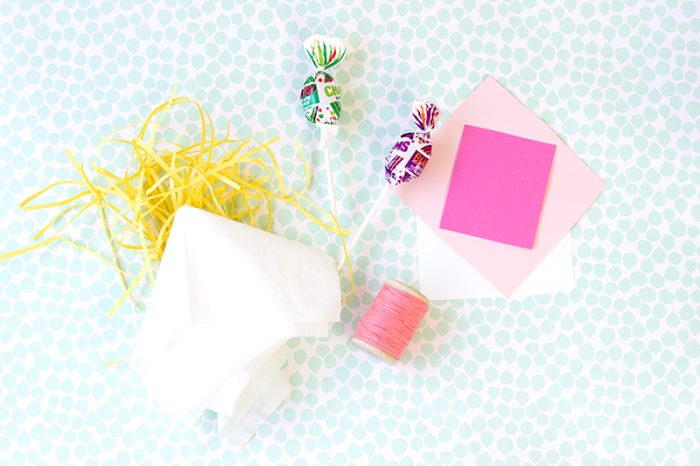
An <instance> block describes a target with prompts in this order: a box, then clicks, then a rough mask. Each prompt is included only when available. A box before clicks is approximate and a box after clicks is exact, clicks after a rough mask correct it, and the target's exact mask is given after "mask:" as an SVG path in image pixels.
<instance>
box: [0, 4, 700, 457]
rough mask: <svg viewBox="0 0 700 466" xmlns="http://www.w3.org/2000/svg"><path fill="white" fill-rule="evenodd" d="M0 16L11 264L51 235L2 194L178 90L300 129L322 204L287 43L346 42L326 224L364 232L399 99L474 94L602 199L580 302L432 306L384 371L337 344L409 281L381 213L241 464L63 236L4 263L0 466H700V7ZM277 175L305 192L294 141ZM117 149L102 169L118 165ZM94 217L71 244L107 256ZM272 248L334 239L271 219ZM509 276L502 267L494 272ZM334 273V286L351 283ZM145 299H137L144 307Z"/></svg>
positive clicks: (232, 7)
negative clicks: (333, 189)
mask: <svg viewBox="0 0 700 466" xmlns="http://www.w3.org/2000/svg"><path fill="white" fill-rule="evenodd" d="M223 3H224V4H220V3H219V2H213V1H204V0H203V1H192V0H166V1H165V2H135V1H131V0H125V1H122V2H92V1H89V0H68V1H66V2H61V4H60V5H59V4H50V3H48V2H28V1H14V2H0V18H2V20H1V21H0V158H1V163H0V249H1V250H3V251H4V250H10V249H14V248H17V247H19V246H23V245H26V244H28V242H29V241H30V234H31V232H33V231H35V230H36V229H38V228H39V227H41V226H42V225H43V224H44V223H45V222H46V221H48V219H49V217H48V214H47V213H44V212H34V213H32V212H29V213H28V212H22V211H20V210H19V209H18V208H17V204H18V202H19V201H20V200H21V199H23V198H24V197H26V196H27V195H29V194H30V193H32V192H34V191H36V190H37V189H38V188H40V187H41V186H43V185H45V184H46V183H47V182H49V181H52V180H55V179H59V178H70V177H73V176H75V175H74V173H73V171H72V169H70V167H69V164H68V160H67V158H66V156H65V154H64V152H63V150H64V148H70V149H72V150H73V151H74V153H76V154H79V156H80V157H81V158H82V159H83V160H85V161H86V162H87V165H89V163H90V162H91V160H94V157H95V151H94V149H93V147H94V145H95V144H96V143H97V142H98V141H100V140H101V139H102V138H103V137H104V136H106V135H108V134H109V133H110V132H111V131H112V130H113V129H115V128H120V127H123V126H126V125H128V124H131V123H135V122H137V121H139V119H142V118H144V117H145V116H146V115H147V114H148V112H149V111H150V110H151V109H152V108H153V107H154V106H155V105H157V104H158V103H160V102H162V101H163V100H164V99H166V98H167V97H168V96H169V95H170V94H171V92H172V90H173V88H174V87H176V88H177V91H178V92H179V93H183V94H187V95H189V96H191V97H194V98H196V99H198V100H200V101H201V102H203V103H204V104H205V106H206V108H207V109H208V110H209V111H210V112H212V113H213V114H214V116H215V118H216V123H217V124H218V125H219V127H224V126H223V125H225V123H226V122H227V121H231V122H232V127H233V128H234V131H235V134H237V135H239V136H245V135H248V134H253V133H254V132H256V131H259V130H260V129H263V128H265V127H267V126H270V125H281V124H283V123H287V124H290V125H291V127H292V128H298V130H292V131H291V133H292V134H293V135H295V136H296V135H298V136H299V138H300V139H301V142H302V145H303V146H304V148H305V150H306V152H307V154H310V155H311V156H312V159H313V162H314V166H315V168H316V171H317V175H316V181H315V182H314V184H313V186H312V187H313V194H312V195H313V197H314V199H315V200H317V201H318V202H325V200H326V199H327V187H326V183H325V174H324V171H323V169H322V167H323V166H322V160H323V158H322V156H321V153H320V152H319V151H317V150H315V148H316V144H317V142H318V137H319V134H318V131H317V129H316V128H314V127H312V126H311V125H309V124H308V122H307V121H306V120H305V119H304V116H303V112H302V109H301V108H300V105H299V100H298V96H299V90H300V89H301V86H302V84H303V80H304V78H305V77H306V76H307V75H308V74H309V72H310V70H309V63H308V59H307V58H306V57H305V56H304V53H303V47H302V42H303V40H304V39H305V38H306V37H308V36H309V35H310V34H312V33H321V34H327V35H337V36H340V37H342V38H344V39H345V40H346V41H347V42H348V44H349V48H350V49H351V50H352V55H351V56H350V57H349V58H348V59H347V60H346V61H345V62H343V63H342V65H341V66H340V67H339V68H338V70H337V71H336V73H335V77H336V79H337V81H338V82H339V84H340V85H341V86H342V87H343V90H344V95H343V110H344V111H343V114H342V118H341V120H340V122H339V125H338V126H339V128H340V131H339V134H338V142H337V144H336V146H335V148H334V168H335V171H336V174H337V176H336V184H337V194H338V199H339V208H340V217H341V221H342V222H343V223H344V224H345V225H357V224H358V223H359V221H360V220H361V219H362V216H363V213H364V212H365V209H366V208H367V206H368V204H369V203H370V202H371V201H372V199H373V198H374V197H375V196H376V195H377V193H378V192H379V190H380V188H381V187H383V185H384V181H383V176H382V175H383V171H382V168H383V157H384V154H385V153H386V152H387V151H388V150H389V148H390V146H391V144H392V142H393V140H394V139H395V138H396V137H397V136H398V135H399V134H401V133H402V132H405V130H407V129H408V128H409V127H410V125H411V122H410V108H411V107H410V106H411V103H412V102H413V101H414V100H417V99H422V98H432V99H435V101H437V102H439V103H440V104H441V106H442V108H443V110H444V113H445V115H444V118H447V117H449V113H450V111H451V110H452V109H454V108H455V107H456V106H457V105H458V104H459V103H460V102H461V101H462V100H463V99H464V98H466V97H467V96H468V95H469V93H470V92H471V91H472V90H473V89H474V88H475V87H476V86H477V85H478V84H479V82H480V81H481V80H482V79H483V78H484V77H485V76H486V75H489V74H490V75H493V76H495V77H496V78H497V79H498V80H499V81H500V82H501V83H502V84H503V85H504V86H506V88H507V89H509V90H510V91H511V92H513V93H514V94H515V95H516V96H517V97H518V98H520V99H521V100H522V101H523V102H524V103H526V105H527V106H528V107H529V108H531V109H532V110H533V111H534V112H536V113H537V114H539V115H540V116H541V117H542V118H543V119H544V120H545V121H546V122H547V123H549V124H550V125H551V126H552V127H553V128H554V129H555V130H556V131H557V132H558V133H559V134H560V135H561V136H562V138H563V139H564V140H565V141H566V142H567V143H568V144H569V145H570V146H571V147H572V148H573V149H574V150H575V151H576V152H577V153H578V154H579V156H580V157H581V158H582V159H583V160H584V161H585V162H586V163H587V164H588V165H589V166H590V167H591V168H593V169H594V170H595V171H596V172H597V173H599V174H600V176H601V177H602V178H603V179H604V180H605V183H606V189H605V191H604V192H603V194H602V195H601V196H600V198H599V199H598V200H597V201H596V202H595V204H594V205H593V206H592V208H591V209H590V211H589V212H588V213H587V214H586V215H585V216H584V217H583V218H582V219H581V221H580V222H579V224H578V225H577V226H576V227H575V228H574V229H573V232H572V237H573V243H574V254H575V268H576V276H577V282H576V289H575V290H574V291H572V292H570V293H558V294H554V295H543V296H535V297H528V298H524V299H516V300H510V301H508V300H505V299H480V300H468V301H449V302H442V303H435V304H434V305H433V306H432V308H431V310H430V311H429V313H428V315H427V317H426V319H425V320H424V322H423V324H422V325H421V327H420V329H419V330H418V332H417V335H416V336H415V338H414V340H413V342H412V343H411V345H410V347H409V349H408V351H407V352H406V354H405V355H404V356H403V358H402V359H401V361H400V363H399V364H398V365H395V366H389V365H387V364H385V363H382V362H380V361H379V360H377V359H374V358H372V357H370V356H369V355H367V354H366V353H364V352H362V351H359V350H357V349H356V348H354V347H353V346H351V345H350V344H349V342H348V340H349V338H350V336H351V335H352V332H353V329H354V328H355V326H356V325H357V321H358V318H359V317H360V316H361V315H362V313H363V312H364V310H365V309H366V308H367V306H368V305H369V303H370V302H371V300H372V298H373V296H374V295H375V294H376V293H377V291H378V290H379V288H380V286H381V283H382V281H383V280H384V279H385V278H386V277H393V278H397V279H399V280H403V281H406V282H409V283H412V284H417V282H418V280H417V276H416V261H415V257H414V255H413V254H412V249H413V247H414V246H415V244H416V236H415V226H414V216H413V214H412V213H411V211H409V210H408V209H407V208H405V207H403V206H402V205H401V204H400V203H399V201H398V199H397V198H391V199H390V201H389V202H388V203H387V206H386V207H385V208H384V209H383V210H382V212H381V213H380V214H379V215H378V216H377V218H376V219H374V221H373V222H372V224H371V225H370V227H369V229H368V231H367V232H366V234H365V236H364V237H363V238H362V241H360V243H359V244H358V248H357V250H356V252H355V257H354V261H353V263H354V268H353V274H354V275H353V279H354V282H355V288H354V290H353V292H352V293H348V294H347V297H346V299H345V305H344V308H343V310H342V314H341V319H342V322H341V323H339V324H337V325H334V326H333V327H332V332H331V333H332V335H331V337H330V338H328V339H294V340H292V341H290V343H289V347H290V350H291V354H292V356H291V358H290V360H289V362H288V365H287V367H286V369H285V370H286V371H287V373H288V375H289V381H290V384H291V385H292V387H293V391H292V394H291V396H290V398H289V399H288V400H286V401H285V402H284V403H283V404H282V406H281V407H280V409H279V410H278V411H277V412H275V413H274V414H273V415H272V417H271V418H270V419H269V420H268V421H267V422H266V423H265V424H264V425H263V426H262V428H261V429H260V430H259V432H258V434H257V435H256V437H254V438H253V440H252V441H251V442H250V443H249V444H247V445H246V446H245V447H244V448H242V449H238V448H235V447H233V446H231V445H230V444H229V443H228V442H227V441H226V440H225V439H221V438H219V437H217V435H216V434H215V422H216V421H215V418H214V415H213V414H212V413H206V414H205V415H204V416H203V417H202V419H201V420H200V421H198V422H197V423H196V424H195V425H184V424H182V423H181V422H179V421H176V420H174V419H172V418H170V417H169V416H168V415H167V414H166V413H164V412H162V411H161V410H160V409H159V408H158V407H157V406H155V405H154V404H153V403H152V402H151V400H149V398H148V396H147V394H146V393H145V391H144V389H143V386H142V384H141V381H140V380H139V379H138V378H137V377H136V376H135V375H134V374H133V373H132V372H131V371H130V370H129V368H128V365H126V364H117V365H106V364H105V363H107V362H110V361H114V360H116V359H119V358H128V355H129V353H130V347H131V344H132V342H133V338H134V335H135V334H136V332H137V330H138V328H139V326H140V324H141V321H142V318H143V315H142V313H141V312H140V311H138V310H137V309H135V308H134V306H133V305H132V304H131V303H128V302H127V304H125V306H124V307H123V308H122V310H121V311H120V313H118V314H117V316H115V317H114V318H111V319H110V318H107V317H106V315H105V314H106V312H107V310H109V308H110V307H111V305H112V303H113V302H114V301H115V300H116V299H118V298H119V296H120V295H121V287H120V285H119V281H118V280H117V277H116V276H115V274H114V273H113V272H112V271H111V270H110V269H108V268H106V267H104V266H103V264H102V263H100V262H99V261H98V260H97V259H96V258H94V257H92V256H89V255H86V254H84V253H80V252H78V251H76V250H73V249H71V248H70V247H68V246H66V245H58V244H56V245H54V246H52V247H51V248H49V249H45V250H41V251H38V252H35V253H32V254H29V255H25V256H22V257H19V258H16V259H13V260H11V261H7V262H3V263H1V264H0V463H3V464H13V465H23V464H26V465H39V464H95V465H97V464H99V465H127V464H139V465H147V464H192V465H205V464H207V465H217V464H226V465H231V464H285V465H304V464H329V465H330V464H333V465H336V464H337V465H342V464H350V465H356V464H363V465H364V464H368V465H382V464H392V465H397V464H398V465H410V464H431V465H433V464H435V465H438V464H475V465H517V464H530V465H540V464H543V465H549V464H574V465H578V464H582V465H662V464H663V465H676V464H677V465H688V464H691V465H693V464H694V465H697V464H700V382H699V381H698V378H699V377H700V274H699V273H698V258H699V257H700V246H699V245H700V241H698V237H699V235H698V233H699V225H700V203H699V202H698V199H700V195H699V193H698V189H699V188H698V187H699V186H700V79H699V76H698V74H699V72H700V12H699V11H698V10H699V5H698V3H697V2H696V1H694V0H667V1H665V2H649V1H641V0H599V1H592V0H590V1H574V0H543V1H535V0H513V1H509V2H476V1H474V0H466V1H464V2H457V1H449V0H448V1H445V2H437V1H435V0H426V1H423V2H417V1H408V2H388V1H384V2H372V1H369V0H362V1H358V2H344V3H342V4H341V3H337V4H336V5H335V6H334V7H328V3H327V2H320V1H318V0H310V1H307V2H278V1H276V0H257V1H241V2H223ZM285 151H286V152H284V153H285V154H287V156H286V157H283V160H282V168H283V170H284V171H285V173H289V174H297V175H299V174H301V173H303V170H302V169H301V167H300V166H299V164H298V163H296V162H295V161H294V158H293V151H291V150H286V149H285ZM107 154H109V153H107ZM98 225H99V224H98V221H97V218H96V216H95V215H94V214H89V215H87V216H86V217H84V218H83V219H81V221H79V222H78V223H77V224H76V225H74V226H73V227H71V229H70V232H71V235H72V236H73V237H74V238H77V239H79V240H81V241H82V242H84V243H86V244H88V245H91V246H92V247H94V248H98V249H99V248H104V238H102V236H101V233H100V230H99V227H98ZM277 228H278V230H279V232H280V233H282V234H284V235H286V236H288V237H290V238H294V239H296V240H299V241H301V242H304V243H307V244H310V243H313V244H315V245H317V246H319V247H321V248H324V249H325V250H327V251H328V252H329V253H331V254H334V255H337V254H339V252H340V245H339V243H338V241H337V238H333V237H331V236H329V235H327V234H326V233H324V232H323V231H322V230H320V229H318V228H316V227H314V226H311V225H309V224H308V222H305V221H304V219H303V218H302V217H301V216H300V215H299V214H298V213H296V212H294V211H292V210H290V209H289V208H286V207H282V208H281V209H280V211H279V213H278V224H277ZM503 266H504V267H505V266H507V264H503ZM349 278H350V277H349V276H348V275H347V272H346V273H345V275H344V277H343V278H342V281H343V286H344V289H345V290H347V291H348V292H349V290H350V280H349ZM146 292H147V290H146Z"/></svg>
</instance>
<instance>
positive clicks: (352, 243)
mask: <svg viewBox="0 0 700 466" xmlns="http://www.w3.org/2000/svg"><path fill="white" fill-rule="evenodd" d="M391 191H392V190H391V186H390V185H388V184H387V185H386V186H385V187H384V189H382V191H381V193H379V197H378V198H377V200H376V201H374V204H373V205H372V208H371V209H369V212H368V213H367V215H365V218H364V220H363V221H362V223H361V224H360V226H359V227H358V228H357V230H356V231H355V235H354V236H353V237H352V239H351V240H350V243H348V246H347V251H348V255H350V254H352V250H353V249H354V248H355V245H356V244H357V242H358V241H359V240H360V238H361V237H362V234H363V233H364V232H365V230H366V229H367V227H368V226H369V222H370V221H371V220H372V218H373V217H374V216H375V214H376V213H377V211H378V210H379V208H380V207H381V206H382V204H384V201H385V200H386V198H387V197H389V194H391ZM344 265H345V254H343V255H342V256H340V257H339V258H338V261H337V262H336V267H337V269H338V270H341V269H342V268H343V266H344Z"/></svg>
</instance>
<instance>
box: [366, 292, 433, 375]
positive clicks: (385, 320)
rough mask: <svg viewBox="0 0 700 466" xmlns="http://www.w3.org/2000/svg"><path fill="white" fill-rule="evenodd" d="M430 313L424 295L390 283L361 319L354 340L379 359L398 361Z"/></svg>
mask: <svg viewBox="0 0 700 466" xmlns="http://www.w3.org/2000/svg"><path fill="white" fill-rule="evenodd" d="M401 288H403V289H401ZM427 311H428V299H427V298H425V296H423V295H421V294H420V293H418V292H417V291H415V290H413V289H412V288H410V287H409V286H407V285H404V284H403V283H400V282H396V281H394V280H387V281H386V282H385V283H384V286H382V289H381V290H379V294H378V295H377V297H376V298H374V301H372V304H371V305H370V307H369V309H368V310H367V312H366V313H365V315H364V317H362V320H360V323H359V325H358V326H357V330H356V331H355V336H354V338H353V340H354V341H355V342H356V343H358V344H360V346H362V347H364V348H365V349H368V350H370V351H372V352H375V353H377V354H379V356H384V357H387V356H388V359H390V360H392V359H393V360H394V362H395V361H398V360H399V359H400V358H401V354H402V353H403V351H404V349H405V348H406V346H408V343H409V342H410V341H411V338H413V334H414V333H415V332H416V329H417V328H418V326H419V325H420V321H421V319H422V318H423V316H424V315H425V313H426V312H427ZM358 340H359V341H358ZM363 343H364V344H363ZM368 345H369V347H368ZM373 350H379V351H373ZM382 353H384V354H382Z"/></svg>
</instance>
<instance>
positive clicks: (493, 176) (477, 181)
mask: <svg viewBox="0 0 700 466" xmlns="http://www.w3.org/2000/svg"><path fill="white" fill-rule="evenodd" d="M555 150H556V146H555V145H553V144H547V143H544V142H540V141H534V140H532V139H527V138H521V137H518V136H513V135H511V134H506V133H501V132H498V131H492V130H489V129H484V128H479V127H477V126H470V125H465V126H464V129H463V131H462V138H461V141H460V145H459V149H458V151H457V159H456V160H455V164H454V168H453V170H452V177H451V179H450V185H449V190H448V192H447V200H446V201H445V208H444V210H443V212H442V220H441V222H440V227H441V228H444V229H447V230H452V231H456V232H458V233H464V234H467V235H472V236H478V237H480V238H484V239H489V240H492V241H498V242H500V243H505V244H511V245H513V246H520V247H523V248H530V249H532V246H533V244H534V242H535V234H536V233H537V224H538V222H539V219H540V211H541V209H542V200H543V199H544V194H545V190H546V188H547V180H548V178H549V169H550V167H551V165H552V158H553V157H554V151H555Z"/></svg>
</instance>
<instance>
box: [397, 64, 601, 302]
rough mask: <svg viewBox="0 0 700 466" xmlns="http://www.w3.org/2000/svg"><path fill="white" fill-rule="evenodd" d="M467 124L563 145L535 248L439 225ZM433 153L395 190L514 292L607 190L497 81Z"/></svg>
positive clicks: (462, 110) (458, 115) (459, 116)
mask: <svg viewBox="0 0 700 466" xmlns="http://www.w3.org/2000/svg"><path fill="white" fill-rule="evenodd" d="M464 125H472V126H479V127H482V128H486V129H491V130H494V131H500V132H503V133H509V134H513V135H515V136H520V137H524V138H528V139H534V140H537V141H542V142H545V143H550V144H555V145H556V146H557V149H556V152H555V154H554V160H553V161H552V166H551V170H550V176H549V185H548V188H547V191H546V194H545V198H544V203H543V206H542V212H541V216H540V222H539V226H538V228H537V236H536V238H535V243H534V245H533V248H532V249H524V248H520V247H515V246H511V245H507V244H502V243H497V242H494V241H489V240H486V239H483V238H477V237H475V236H468V235H464V234H461V233H457V232H454V231H449V230H443V229H441V228H440V220H441V216H442V211H443V207H444V205H445V199H446V196H447V191H448V188H449V184H450V177H451V175H452V168H453V166H454V162H455V158H456V156H457V148H458V146H459V143H460V138H461V135H462V130H463V128H464ZM432 144H433V149H432V156H431V158H430V163H429V164H428V165H427V166H426V168H425V170H424V171H423V174H422V175H421V177H420V178H418V179H416V180H414V181H412V182H411V183H406V184H404V185H400V186H398V187H397V188H396V193H397V194H398V195H399V196H400V197H401V199H402V200H403V201H404V203H406V205H408V206H409V207H410V208H411V209H413V210H414V211H415V212H416V214H417V215H419V216H420V217H421V218H422V219H423V220H424V221H425V222H426V223H427V224H428V225H429V226H430V228H432V229H433V230H434V231H435V232H437V234H438V235H439V236H440V237H441V238H442V239H443V240H444V241H445V242H446V243H447V244H448V245H449V246H450V247H451V248H452V249H453V250H454V251H455V252H457V253H458V254H461V255H462V257H464V259H466V260H467V262H469V263H470V264H471V265H472V266H474V268H475V269H476V270H478V271H479V272H480V273H481V274H482V275H483V276H484V277H485V278H486V279H487V280H489V281H490V282H491V283H493V285H494V286H495V287H496V288H498V290H499V291H501V292H502V293H503V294H504V295H505V296H507V297H510V295H511V294H512V293H513V292H514V291H515V290H516V289H517V288H518V286H519V285H520V284H521V283H522V282H523V281H524V280H525V278H527V276H528V275H529V274H530V273H531V272H532V271H533V270H534V268H535V267H536V266H537V265H538V264H539V263H540V262H541V261H542V259H544V257H545V256H546V255H547V254H549V252H550V251H551V250H552V249H553V248H554V247H555V246H556V245H557V243H558V242H559V241H560V240H561V239H562V238H564V236H565V235H566V234H567V233H568V231H569V230H570V229H571V228H572V227H573V226H574V225H575V224H576V222H577V221H578V220H579V219H580V218H581V216H582V215H583V214H584V213H585V212H586V210H587V209H588V208H589V207H590V206H591V204H592V203H593V201H595V199H596V198H597V197H598V195H600V193H601V192H602V191H603V187H604V184H603V180H601V179H600V177H598V175H596V174H595V173H594V172H593V171H592V170H591V169H590V168H588V167H587V166H586V165H585V164H584V163H583V162H582V161H581V160H580V159H579V158H578V157H577V156H576V154H574V153H573V151H572V150H571V149H569V147H567V146H566V144H564V142H563V141H562V140H561V139H560V138H559V137H558V136H557V135H556V134H555V133H554V131H552V129H551V128H550V127H549V126H547V124H546V123H545V122H544V121H542V120H541V119H540V118H539V117H538V116H537V115H535V114H534V113H532V112H531V111H530V110H529V109H528V108H527V107H526V106H525V105H523V104H522V103H521V102H520V101H518V100H517V99H516V98H515V97H513V96H512V95H511V94H510V93H509V92H508V91H506V90H505V89H504V88H503V87H502V86H501V85H500V84H499V83H498V81H496V80H495V79H494V78H493V77H490V76H489V77H487V78H486V79H485V80H484V81H483V82H482V83H481V84H480V85H479V87H478V88H477V89H476V90H474V92H473V93H472V95H471V96H469V97H468V98H467V100H465V101H464V102H463V103H462V104H461V105H460V106H459V107H458V108H457V109H456V110H455V111H454V113H453V114H452V115H451V116H450V118H449V119H448V120H447V121H446V122H445V123H443V124H442V125H441V126H440V127H439V128H438V129H437V130H436V131H435V133H434V134H433V137H432Z"/></svg>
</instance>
